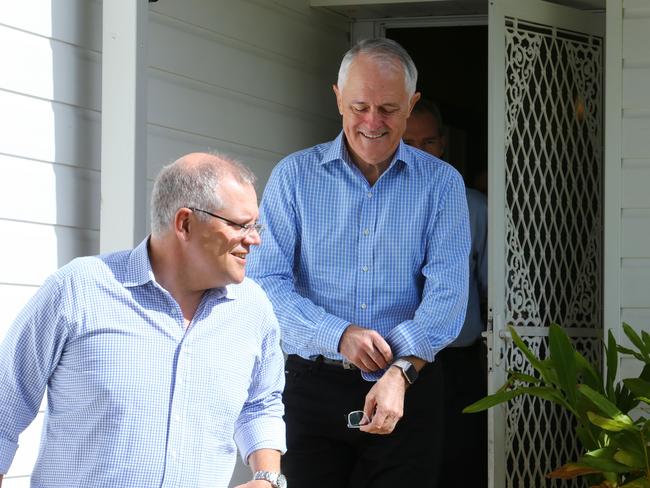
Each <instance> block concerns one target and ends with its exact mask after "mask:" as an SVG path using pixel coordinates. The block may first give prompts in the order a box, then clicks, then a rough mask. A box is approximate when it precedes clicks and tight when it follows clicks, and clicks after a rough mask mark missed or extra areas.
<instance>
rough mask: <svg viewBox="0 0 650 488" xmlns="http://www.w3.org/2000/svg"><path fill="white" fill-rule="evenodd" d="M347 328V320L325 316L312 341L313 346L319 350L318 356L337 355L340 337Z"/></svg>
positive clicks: (348, 323) (348, 324)
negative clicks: (316, 346)
mask: <svg viewBox="0 0 650 488" xmlns="http://www.w3.org/2000/svg"><path fill="white" fill-rule="evenodd" d="M349 326H350V322H348V321H347V320H343V319H340V318H338V317H336V316H335V315H330V314H327V315H325V317H324V318H323V321H322V322H321V325H320V326H319V327H318V332H317V333H316V337H315V339H314V344H316V345H318V346H319V348H320V350H319V351H318V352H319V354H322V355H324V356H331V355H332V354H338V352H339V344H340V343H341V336H342V335H343V332H345V329H347V328H348V327H349Z"/></svg>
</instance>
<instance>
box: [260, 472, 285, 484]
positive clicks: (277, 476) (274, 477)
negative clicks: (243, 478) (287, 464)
mask: <svg viewBox="0 0 650 488" xmlns="http://www.w3.org/2000/svg"><path fill="white" fill-rule="evenodd" d="M253 479H254V480H264V481H268V482H269V483H271V486H272V487H273V488H287V479H286V478H285V477H284V475H283V474H282V473H274V472H272V471H256V472H255V474H254V475H253Z"/></svg>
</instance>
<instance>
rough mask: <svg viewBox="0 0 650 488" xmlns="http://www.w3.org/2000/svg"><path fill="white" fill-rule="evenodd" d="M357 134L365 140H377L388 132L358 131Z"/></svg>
mask: <svg viewBox="0 0 650 488" xmlns="http://www.w3.org/2000/svg"><path fill="white" fill-rule="evenodd" d="M359 134H361V135H362V136H363V137H365V138H366V139H379V138H380V137H384V136H385V135H386V134H388V132H387V131H385V132H363V131H359Z"/></svg>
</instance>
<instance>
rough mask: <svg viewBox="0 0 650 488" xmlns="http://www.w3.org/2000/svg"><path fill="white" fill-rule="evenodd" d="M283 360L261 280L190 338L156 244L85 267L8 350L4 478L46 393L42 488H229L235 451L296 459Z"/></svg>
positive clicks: (40, 298) (242, 288)
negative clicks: (268, 451)
mask: <svg viewBox="0 0 650 488" xmlns="http://www.w3.org/2000/svg"><path fill="white" fill-rule="evenodd" d="M283 360H284V358H283V355H282V351H281V350H280V345H279V329H278V326H277V321H276V318H275V316H274V314H273V311H272V307H271V304H270V303H269V301H268V299H267V298H266V296H265V294H264V292H263V291H262V290H261V289H260V288H259V286H257V285H256V284H255V283H254V282H253V281H251V280H248V279H246V280H245V281H244V282H243V283H241V284H239V285H230V286H228V287H226V288H225V289H212V290H208V291H206V293H205V295H204V297H203V300H202V301H201V304H200V306H199V308H198V310H197V312H196V314H195V316H194V319H193V321H192V324H191V327H190V328H189V329H187V331H185V329H184V325H183V315H182V313H181V309H180V307H179V306H178V304H177V303H176V301H175V300H174V299H173V298H172V296H171V295H170V294H169V293H168V292H167V291H166V290H164V289H163V288H162V287H161V286H160V285H159V284H158V283H156V281H155V279H154V276H153V272H152V270H151V266H150V264H149V257H148V253H147V240H145V241H143V242H142V243H141V244H140V245H139V246H138V247H137V248H136V249H134V250H133V251H122V252H118V253H114V254H109V255H105V256H99V257H87V258H79V259H75V260H74V261H72V262H71V263H70V264H68V265H67V266H64V267H63V268H61V269H60V270H59V271H58V272H56V273H55V274H54V275H52V276H51V277H50V278H48V279H47V281H46V282H45V284H44V285H43V286H42V287H41V289H40V290H39V291H38V292H37V293H36V295H35V296H34V298H33V299H32V300H31V301H30V302H29V303H28V305H27V306H26V307H25V309H24V310H23V311H22V312H21V313H20V315H19V316H18V318H17V319H16V321H15V322H14V323H13V325H12V326H11V328H10V329H9V333H8V335H7V337H6V338H5V340H4V341H3V343H2V344H0V473H6V472H7V469H8V468H9V465H10V464H11V461H12V459H13V456H14V454H15V451H16V448H17V439H18V434H19V433H20V432H21V431H22V430H23V429H24V428H25V427H27V425H28V424H29V423H30V422H31V421H32V419H33V418H34V416H35V415H36V413H37V412H38V408H39V405H40V403H41V399H42V397H43V394H44V392H45V390H46V388H47V394H48V403H47V411H46V414H45V423H44V428H43V433H42V439H41V447H40V452H39V457H38V460H37V462H36V466H35V468H34V472H33V474H32V481H31V483H32V487H38V488H46V487H47V488H59V487H60V488H77V487H89V488H102V487H110V488H152V487H183V488H188V487H205V488H208V487H210V488H225V487H227V486H228V483H229V481H230V478H231V476H232V471H233V467H234V463H235V458H236V452H237V451H236V446H235V441H236V444H237V446H238V447H239V449H240V451H241V453H242V456H243V457H244V458H246V457H248V455H249V454H250V453H251V452H253V451H254V450H257V449H260V448H272V449H278V450H281V451H284V450H285V440H284V437H285V436H284V434H285V432H284V423H283V421H282V415H283V411H284V409H283V405H282V402H281V392H282V389H283V386H284V371H283V370H284V367H283V363H284V361H283Z"/></svg>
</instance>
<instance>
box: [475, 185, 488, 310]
mask: <svg viewBox="0 0 650 488" xmlns="http://www.w3.org/2000/svg"><path fill="white" fill-rule="evenodd" d="M479 197H480V198H477V202H478V203H477V205H476V206H477V214H478V219H477V220H478V222H477V225H476V232H475V235H473V236H472V239H474V240H475V241H476V250H477V256H476V271H475V273H476V281H477V283H478V291H479V295H480V299H481V301H484V300H487V288H488V266H487V263H488V251H487V246H488V244H487V243H488V241H487V201H486V198H485V197H484V196H483V195H479Z"/></svg>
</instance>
